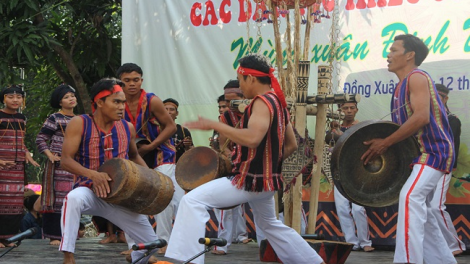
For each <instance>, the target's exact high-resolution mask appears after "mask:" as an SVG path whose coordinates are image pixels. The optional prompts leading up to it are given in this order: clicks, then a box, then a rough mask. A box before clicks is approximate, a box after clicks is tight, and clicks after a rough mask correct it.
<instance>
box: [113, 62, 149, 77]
mask: <svg viewBox="0 0 470 264" xmlns="http://www.w3.org/2000/svg"><path fill="white" fill-rule="evenodd" d="M134 71H135V72H137V73H138V74H140V76H144V72H143V71H142V68H140V66H139V65H137V64H135V63H130V62H129V63H124V64H123V65H122V66H121V67H119V68H118V70H117V71H116V76H117V77H118V78H121V75H122V74H123V73H131V72H134Z"/></svg>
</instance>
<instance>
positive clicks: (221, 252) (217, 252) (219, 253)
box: [211, 249, 227, 255]
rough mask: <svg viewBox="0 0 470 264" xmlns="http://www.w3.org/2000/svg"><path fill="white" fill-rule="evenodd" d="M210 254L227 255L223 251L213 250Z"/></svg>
mask: <svg viewBox="0 0 470 264" xmlns="http://www.w3.org/2000/svg"><path fill="white" fill-rule="evenodd" d="M211 253H212V254H214V255H226V254H227V253H225V251H223V250H215V249H213V250H212V251H211Z"/></svg>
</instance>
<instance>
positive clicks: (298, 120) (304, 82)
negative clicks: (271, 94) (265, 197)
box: [284, 61, 310, 233]
mask: <svg viewBox="0 0 470 264" xmlns="http://www.w3.org/2000/svg"><path fill="white" fill-rule="evenodd" d="M296 68H297V69H298V74H297V89H296V104H295V124H294V127H295V129H296V130H297V132H298V133H299V135H300V136H301V137H302V138H305V137H306V136H308V135H305V128H306V126H307V109H306V108H307V93H308V78H309V75H310V61H299V65H298V66H297V67H296ZM299 177H300V178H299ZM301 177H302V176H298V178H297V180H296V181H295V184H294V186H293V187H292V189H291V191H290V192H289V195H290V196H291V198H292V199H291V201H292V216H291V217H292V222H291V225H290V226H291V227H292V228H293V229H294V230H296V231H297V232H298V233H300V223H301V220H302V178H301ZM285 208H286V204H284V209H285ZM284 211H286V210H284ZM289 211H290V210H289Z"/></svg>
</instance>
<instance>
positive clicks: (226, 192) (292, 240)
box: [165, 177, 323, 264]
mask: <svg viewBox="0 0 470 264" xmlns="http://www.w3.org/2000/svg"><path fill="white" fill-rule="evenodd" d="M246 202H249V204H250V207H251V208H252V209H253V217H254V219H255V220H256V222H257V224H258V227H259V228H260V229H261V230H262V231H263V232H264V234H265V236H266V238H267V239H268V241H269V243H270V244H271V245H272V247H273V249H274V250H275V252H276V253H277V255H278V257H279V258H280V259H281V260H282V262H283V263H285V264H319V263H322V262H323V260H322V258H321V257H320V256H319V255H318V254H317V252H315V250H313V248H311V247H310V246H309V245H308V243H307V242H306V241H305V240H304V239H302V237H301V236H300V235H299V234H297V232H295V230H294V229H292V228H290V227H288V226H285V225H284V224H283V223H282V222H281V221H279V220H277V219H276V214H275V212H274V192H247V191H244V190H240V189H237V188H236V187H235V186H233V185H232V183H231V182H230V180H229V179H227V178H225V177H224V178H219V179H216V180H213V181H210V182H208V183H206V184H203V185H201V186H199V187H198V188H196V189H194V190H192V191H191V192H189V193H188V194H186V195H185V196H184V197H183V199H182V200H181V203H180V208H179V213H178V215H177V216H176V221H175V226H174V228H173V232H172V234H171V237H170V242H169V245H168V249H167V251H166V255H165V256H166V257H169V258H173V259H178V260H183V261H185V260H188V259H190V258H191V257H193V256H195V255H196V254H198V253H199V252H201V251H203V250H204V245H201V244H199V243H198V239H199V238H201V237H204V235H205V230H206V229H205V226H206V222H207V221H208V220H209V217H210V216H209V212H207V210H206V208H207V207H212V208H224V207H229V206H233V205H235V204H242V203H246ZM192 262H193V263H196V264H202V263H204V255H202V256H200V257H199V258H197V259H195V260H193V261H192Z"/></svg>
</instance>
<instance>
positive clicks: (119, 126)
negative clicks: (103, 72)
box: [59, 79, 157, 264]
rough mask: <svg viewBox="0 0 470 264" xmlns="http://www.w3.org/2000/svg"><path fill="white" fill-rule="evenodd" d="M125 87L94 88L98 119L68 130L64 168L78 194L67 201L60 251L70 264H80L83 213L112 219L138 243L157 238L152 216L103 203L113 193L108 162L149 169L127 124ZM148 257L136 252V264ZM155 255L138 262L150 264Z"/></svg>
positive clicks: (78, 120)
mask: <svg viewBox="0 0 470 264" xmlns="http://www.w3.org/2000/svg"><path fill="white" fill-rule="evenodd" d="M122 85H123V84H122V83H121V82H120V81H118V80H115V79H102V80H100V81H99V82H97V83H96V84H95V85H93V87H92V88H91V98H93V103H92V104H93V106H94V109H95V111H94V113H93V115H80V116H76V117H74V118H72V120H70V122H69V124H68V125H67V130H66V131H65V138H64V143H63V147H62V158H61V166H62V167H63V168H64V169H65V170H66V171H68V172H70V173H72V174H74V175H77V178H76V181H75V185H74V189H73V190H72V191H71V192H69V193H68V194H67V196H66V198H65V200H64V204H63V207H62V215H61V221H60V223H61V229H62V240H61V243H60V247H59V250H60V251H63V252H64V263H65V264H70V263H75V258H74V254H73V253H74V251H75V242H76V240H77V236H78V229H79V226H80V216H81V214H82V213H83V214H89V215H96V216H101V217H103V218H106V219H108V220H112V222H113V223H115V224H116V225H117V226H119V227H121V228H122V230H124V232H126V233H127V234H128V235H129V236H130V237H131V238H132V239H133V240H134V241H135V242H137V243H145V242H148V241H154V240H156V239H157V236H156V235H155V232H154V231H153V229H152V226H151V225H150V223H149V221H148V219H147V216H145V215H140V214H137V213H134V212H131V211H129V210H128V209H126V208H124V207H121V206H115V205H113V204H110V203H107V202H105V201H104V200H102V199H101V198H105V197H106V196H107V195H108V193H109V192H110V189H109V184H108V181H111V178H110V177H109V175H108V174H107V173H105V172H98V171H97V170H98V168H99V166H101V165H102V164H103V163H104V162H105V161H106V160H109V159H112V158H122V159H130V160H132V161H133V162H135V163H137V164H139V165H142V166H146V165H145V162H144V161H143V160H142V158H141V157H140V156H139V154H138V152H137V147H136V145H135V134H136V132H135V129H134V126H133V125H132V124H131V123H129V122H127V121H125V120H123V119H122V118H123V116H124V104H125V102H126V97H125V95H124V92H123V91H122V88H121V86H122ZM155 251H156V250H155ZM143 254H144V252H141V251H134V252H132V259H133V260H134V261H135V260H137V259H138V258H139V257H141V256H142V255H143ZM150 256H151V255H149V256H148V257H144V258H143V259H142V260H141V261H140V262H139V263H147V261H148V260H149V257H150ZM98 262H100V261H98ZM103 262H104V261H103Z"/></svg>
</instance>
